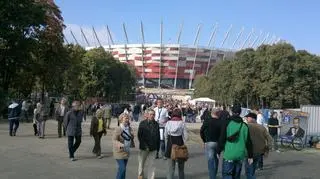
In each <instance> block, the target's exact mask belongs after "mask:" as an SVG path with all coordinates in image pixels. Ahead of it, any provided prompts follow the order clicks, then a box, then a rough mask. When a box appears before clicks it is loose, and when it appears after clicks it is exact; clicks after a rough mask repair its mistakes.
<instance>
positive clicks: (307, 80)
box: [195, 43, 320, 108]
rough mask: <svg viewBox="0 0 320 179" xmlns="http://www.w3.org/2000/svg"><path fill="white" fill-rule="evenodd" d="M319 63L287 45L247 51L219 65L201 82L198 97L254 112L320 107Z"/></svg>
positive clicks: (282, 44) (267, 46) (196, 84)
mask: <svg viewBox="0 0 320 179" xmlns="http://www.w3.org/2000/svg"><path fill="white" fill-rule="evenodd" d="M319 61H320V57H318V56H316V55H312V54H310V53H308V52H307V51H296V50H295V49H294V47H293V46H292V45H290V44H286V43H281V44H276V45H273V46H269V45H262V46H260V47H259V48H258V49H256V50H254V49H245V50H242V51H239V52H237V53H236V54H235V57H234V59H232V60H225V61H220V62H218V63H217V64H216V65H215V66H214V67H213V68H212V69H211V70H210V73H209V75H208V77H199V78H197V79H196V81H195V89H196V96H209V97H212V98H214V99H216V100H217V101H219V102H220V103H222V104H232V103H234V102H239V103H241V104H243V105H244V106H247V105H248V106H249V107H251V108H252V107H271V108H295V107H299V106H300V105H302V104H320V101H319V98H320V93H319V90H320V85H319V84H320V82H319V79H320V71H319V70H320V64H319Z"/></svg>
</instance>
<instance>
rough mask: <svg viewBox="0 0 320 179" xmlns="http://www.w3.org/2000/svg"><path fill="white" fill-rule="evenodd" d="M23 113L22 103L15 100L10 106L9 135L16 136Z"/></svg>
mask: <svg viewBox="0 0 320 179" xmlns="http://www.w3.org/2000/svg"><path fill="white" fill-rule="evenodd" d="M20 115H21V105H19V104H18V103H17V102H15V101H13V102H12V104H10V105H9V106H8V120H9V135H10V136H16V133H17V130H18V128H19V120H20Z"/></svg>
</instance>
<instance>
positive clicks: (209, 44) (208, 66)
mask: <svg viewBox="0 0 320 179" xmlns="http://www.w3.org/2000/svg"><path fill="white" fill-rule="evenodd" d="M217 30H218V23H216V24H215V25H214V28H213V31H212V34H211V36H210V40H209V42H208V48H209V49H210V55H209V59H208V65H207V70H206V75H208V72H209V68H210V63H211V58H212V53H213V49H211V43H212V42H214V40H215V37H216V34H217ZM213 47H214V45H213Z"/></svg>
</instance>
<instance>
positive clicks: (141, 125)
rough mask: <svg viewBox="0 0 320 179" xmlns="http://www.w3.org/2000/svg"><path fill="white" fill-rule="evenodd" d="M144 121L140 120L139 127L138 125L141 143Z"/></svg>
mask: <svg viewBox="0 0 320 179" xmlns="http://www.w3.org/2000/svg"><path fill="white" fill-rule="evenodd" d="M143 123H144V122H143V121H142V122H140V124H139V127H138V134H137V136H138V140H139V142H140V143H141V142H142V137H143Z"/></svg>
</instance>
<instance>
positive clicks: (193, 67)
mask: <svg viewBox="0 0 320 179" xmlns="http://www.w3.org/2000/svg"><path fill="white" fill-rule="evenodd" d="M200 30H201V24H199V26H198V30H197V35H196V38H195V40H194V43H193V45H194V46H195V47H196V52H195V55H194V60H193V65H192V72H190V80H189V89H191V87H192V81H193V78H194V76H195V72H194V70H195V65H196V59H197V55H198V42H199V34H200ZM191 74H192V75H191Z"/></svg>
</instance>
